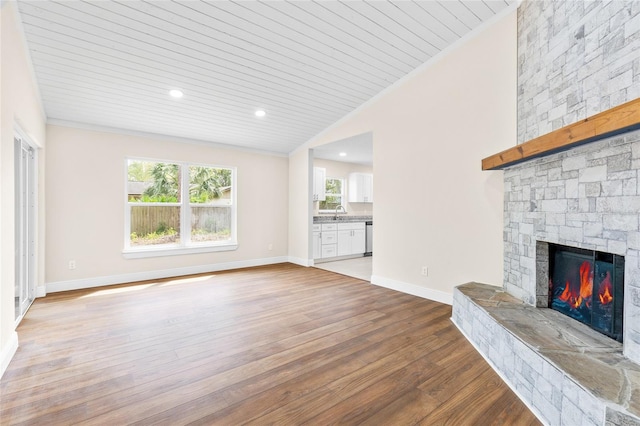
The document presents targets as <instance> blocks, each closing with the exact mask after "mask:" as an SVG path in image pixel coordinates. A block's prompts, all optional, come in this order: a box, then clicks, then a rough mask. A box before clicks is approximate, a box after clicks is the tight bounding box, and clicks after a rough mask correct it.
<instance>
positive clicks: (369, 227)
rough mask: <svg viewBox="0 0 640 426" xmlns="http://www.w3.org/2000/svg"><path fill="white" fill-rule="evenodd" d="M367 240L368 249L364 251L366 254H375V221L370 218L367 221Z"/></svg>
mask: <svg viewBox="0 0 640 426" xmlns="http://www.w3.org/2000/svg"><path fill="white" fill-rule="evenodd" d="M365 229H366V233H365V242H366V250H365V252H364V255H365V256H371V255H373V221H372V220H369V221H367V222H365Z"/></svg>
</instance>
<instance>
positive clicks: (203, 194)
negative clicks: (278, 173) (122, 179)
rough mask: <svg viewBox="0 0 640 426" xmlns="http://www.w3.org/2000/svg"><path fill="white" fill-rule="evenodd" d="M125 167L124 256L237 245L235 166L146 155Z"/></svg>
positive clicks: (231, 247) (180, 252) (162, 253)
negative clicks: (144, 157) (151, 157)
mask: <svg viewBox="0 0 640 426" xmlns="http://www.w3.org/2000/svg"><path fill="white" fill-rule="evenodd" d="M126 166H127V167H126V168H127V178H126V197H127V201H126V212H125V250H124V254H125V257H148V256H162V255H171V254H187V253H198V252H202V251H221V250H234V249H236V248H237V238H236V208H235V206H236V202H235V200H236V188H235V180H236V177H235V175H236V170H235V168H233V167H220V166H210V165H202V164H190V163H181V162H169V161H154V160H141V159H128V160H127V163H126Z"/></svg>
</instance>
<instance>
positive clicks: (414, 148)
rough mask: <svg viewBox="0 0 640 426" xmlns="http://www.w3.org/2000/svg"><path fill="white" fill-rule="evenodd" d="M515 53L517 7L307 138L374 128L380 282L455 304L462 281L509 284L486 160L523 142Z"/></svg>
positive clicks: (296, 161)
mask: <svg viewBox="0 0 640 426" xmlns="http://www.w3.org/2000/svg"><path fill="white" fill-rule="evenodd" d="M516 58H517V52H516V12H515V10H511V12H509V13H508V14H507V15H505V16H503V17H502V18H501V19H499V20H498V21H497V22H495V23H492V24H491V25H490V26H487V27H486V28H485V29H484V30H482V31H480V32H479V33H477V34H476V35H475V36H474V37H472V38H470V39H469V40H468V41H467V42H465V43H463V44H461V45H459V46H458V47H457V48H455V49H454V50H452V51H450V52H449V53H448V54H447V55H446V56H443V57H441V58H440V59H439V60H437V61H434V62H433V63H432V64H430V65H428V66H427V67H425V68H424V69H423V70H421V71H420V72H418V73H416V74H415V75H413V76H412V77H411V78H410V79H407V80H406V81H405V82H404V83H403V84H402V85H399V86H398V87H396V88H394V89H393V90H391V91H389V92H387V93H386V94H385V95H383V96H381V97H379V98H378V99H376V100H374V101H373V102H371V103H370V104H369V105H367V106H366V107H364V108H362V109H361V110H359V111H358V112H357V113H355V114H353V115H352V116H350V117H348V118H347V119H345V120H343V121H342V122H341V123H339V125H336V126H335V127H334V128H332V129H330V130H329V131H326V132H325V133H324V134H322V135H321V137H319V138H317V139H316V140H314V141H312V142H311V143H309V144H308V145H307V148H309V147H313V146H317V145H321V144H325V143H329V142H332V141H335V140H340V139H343V138H346V137H349V136H352V135H356V134H360V133H364V132H368V131H372V132H373V144H374V163H373V168H374V170H375V184H374V197H375V200H376V203H375V205H374V209H373V215H374V218H375V226H374V239H375V241H376V250H375V255H374V258H373V281H374V283H377V284H380V285H385V286H388V287H392V288H397V289H401V290H403V291H406V292H410V293H413V294H419V295H422V296H425V297H429V298H433V299H435V300H441V301H445V302H450V301H451V294H452V289H453V287H454V286H456V285H458V284H462V283H465V282H468V281H472V280H475V281H480V282H486V283H491V284H495V285H499V284H500V283H501V282H502V266H503V265H502V255H503V253H502V208H503V203H502V199H503V195H502V191H503V186H502V175H501V172H482V171H481V167H480V161H481V159H482V158H484V157H487V156H489V155H491V154H494V153H495V152H498V151H501V150H503V149H506V148H508V147H510V146H513V144H514V143H515V138H516ZM304 150H305V149H299V150H298V151H297V152H296V153H295V154H294V155H292V156H290V170H291V171H294V170H296V171H300V174H301V175H302V174H304V173H305V172H306V170H305V169H304V168H303V164H302V162H304V160H305V156H304V155H302V154H301V153H300V151H304ZM307 167H308V165H307ZM290 179H293V177H291V178H290ZM302 198H303V197H302V195H301V194H293V193H291V192H290V199H291V201H292V202H295V203H298V204H300V205H302V203H303V200H302ZM294 213H295V212H294ZM301 222H302V220H301V219H299V218H298V219H295V220H292V221H291V224H290V234H291V235H292V236H293V235H296V236H297V235H302V234H303V232H304V231H305V230H304V229H303V226H302V224H301ZM306 226H307V228H308V226H309V225H308V223H307V224H306ZM307 232H308V231H307ZM307 238H308V236H307ZM290 247H291V248H294V247H293V244H291V243H290ZM300 256H301V255H300ZM422 266H428V267H429V276H428V277H424V276H422V275H421V267H422Z"/></svg>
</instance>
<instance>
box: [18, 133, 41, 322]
mask: <svg viewBox="0 0 640 426" xmlns="http://www.w3.org/2000/svg"><path fill="white" fill-rule="evenodd" d="M13 138H14V155H13V156H14V179H15V180H14V191H15V192H14V203H15V208H14V211H15V217H14V238H15V242H14V244H15V248H16V259H15V263H14V264H15V277H14V279H15V283H14V288H15V287H20V288H19V291H18V292H17V293H16V294H15V295H14V298H17V299H18V302H17V303H15V304H14V309H15V312H14V318H15V325H16V326H17V325H18V324H19V323H20V321H22V318H23V317H24V315H25V313H26V312H27V311H28V309H29V307H30V306H31V304H32V303H33V301H34V300H35V298H36V293H37V285H36V284H37V283H36V281H37V276H38V275H37V272H38V270H37V268H38V254H37V241H38V220H37V218H38V190H39V188H38V150H39V146H38V145H37V144H36V143H35V142H34V141H33V140H32V139H31V138H30V137H29V136H28V135H27V134H26V132H24V131H23V130H22V129H21V128H20V126H18V125H17V124H16V125H15V126H14V134H13ZM25 148H26V149H25ZM24 151H26V152H27V155H28V156H29V157H28V158H27V161H26V164H27V167H26V169H27V170H26V171H25V172H24V173H23V168H22V166H23V164H24V163H23V161H22V153H23V152H24ZM19 156H20V157H19ZM25 180H26V185H27V187H26V206H24V205H23V204H22V202H21V201H22V200H21V199H20V198H19V197H20V191H21V190H22V189H23V184H24V182H25ZM25 209H26V211H24V210H25ZM25 222H26V223H25ZM24 234H26V238H25V237H24ZM23 254H24V255H25V256H24V257H23V256H22V255H23ZM25 263H26V265H25ZM23 275H26V278H25V279H26V282H24V281H23ZM19 280H20V283H18V281H19ZM25 285H26V293H25V292H23V290H25V289H24V287H23V286H25ZM23 295H26V298H25V299H24V300H23Z"/></svg>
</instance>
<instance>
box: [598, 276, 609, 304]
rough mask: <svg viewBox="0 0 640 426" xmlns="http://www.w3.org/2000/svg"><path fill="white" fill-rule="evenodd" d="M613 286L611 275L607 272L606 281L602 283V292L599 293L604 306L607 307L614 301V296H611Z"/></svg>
mask: <svg viewBox="0 0 640 426" xmlns="http://www.w3.org/2000/svg"><path fill="white" fill-rule="evenodd" d="M611 291H612V286H611V274H610V273H609V271H607V275H606V276H605V277H604V280H602V282H601V283H600V291H599V293H598V297H599V298H600V303H602V304H603V305H607V304H609V303H611V301H612V300H613V296H612V295H611Z"/></svg>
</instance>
